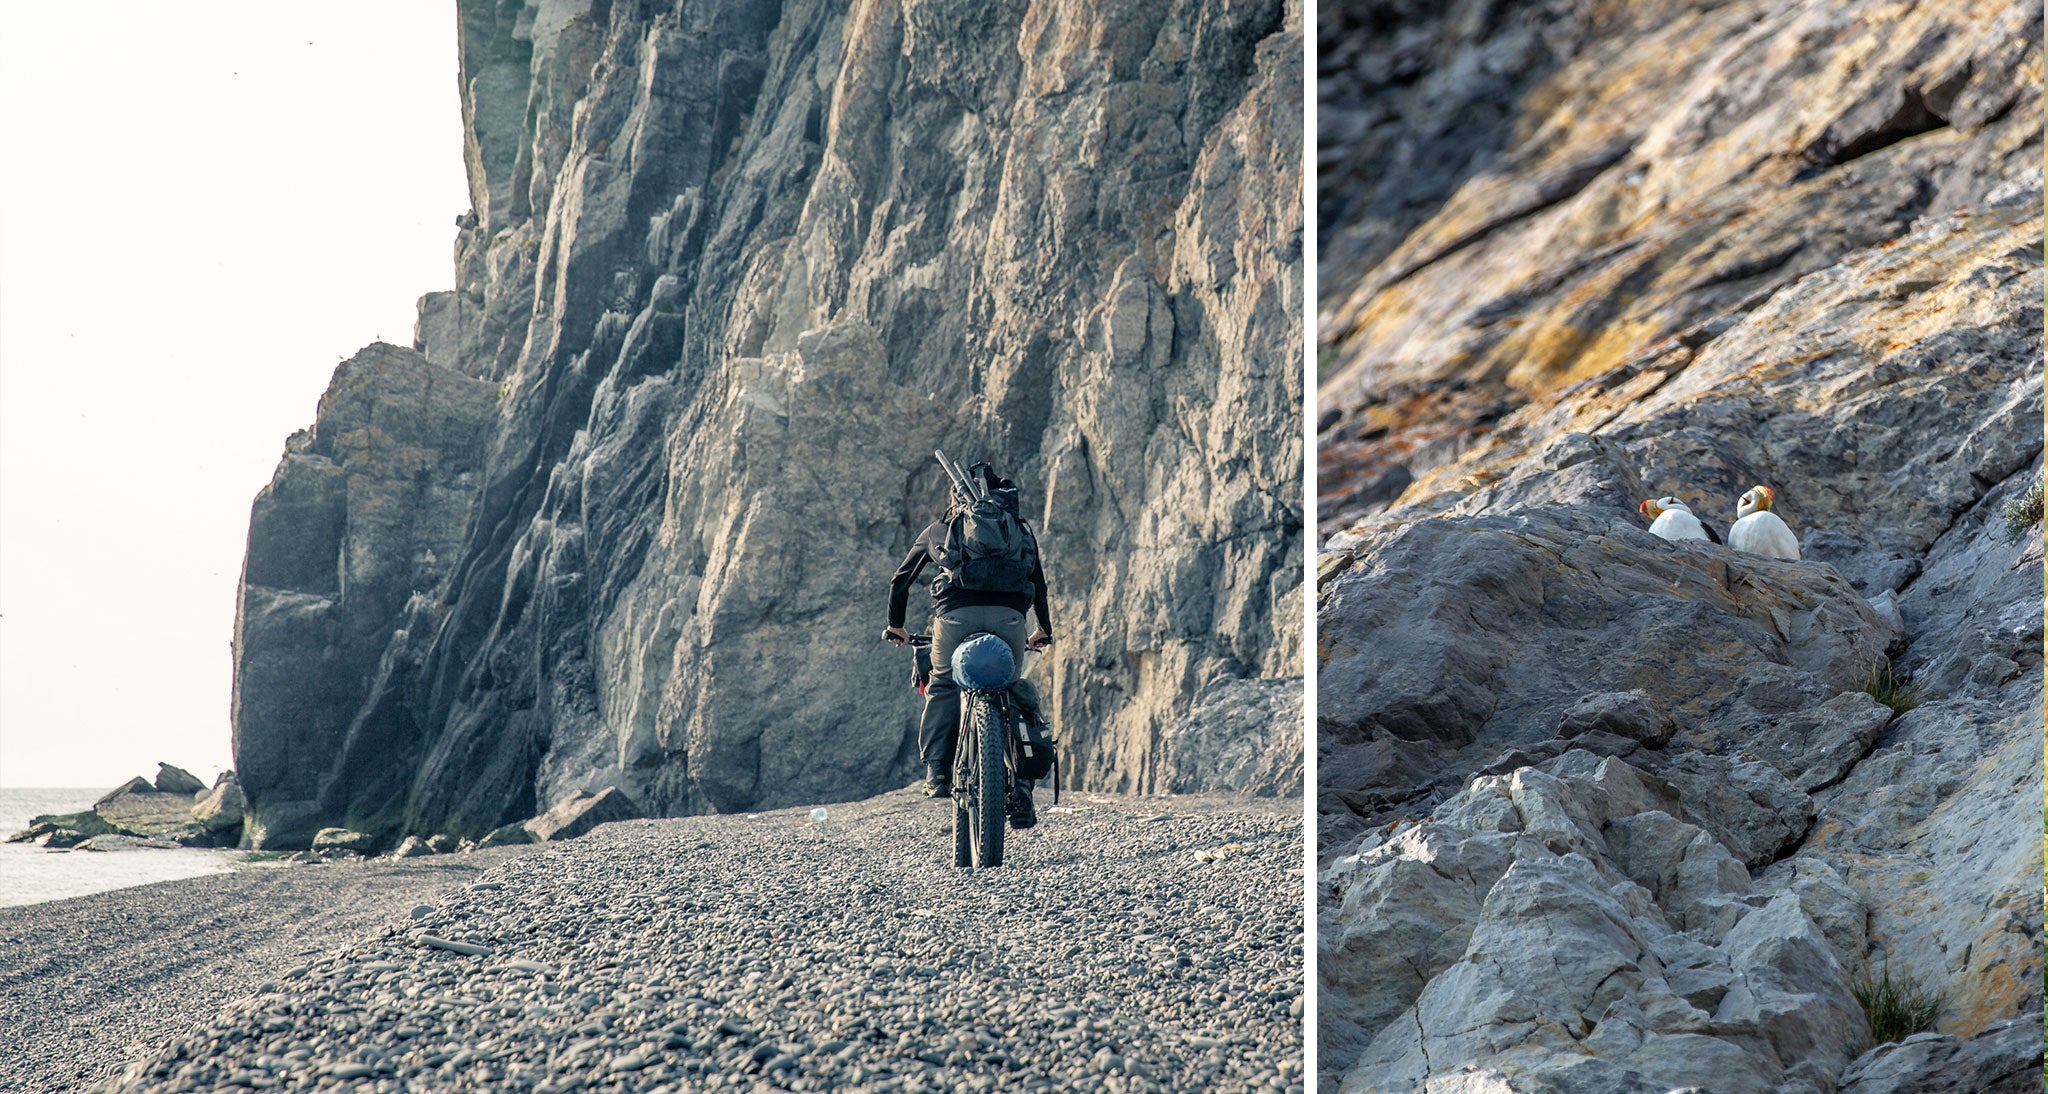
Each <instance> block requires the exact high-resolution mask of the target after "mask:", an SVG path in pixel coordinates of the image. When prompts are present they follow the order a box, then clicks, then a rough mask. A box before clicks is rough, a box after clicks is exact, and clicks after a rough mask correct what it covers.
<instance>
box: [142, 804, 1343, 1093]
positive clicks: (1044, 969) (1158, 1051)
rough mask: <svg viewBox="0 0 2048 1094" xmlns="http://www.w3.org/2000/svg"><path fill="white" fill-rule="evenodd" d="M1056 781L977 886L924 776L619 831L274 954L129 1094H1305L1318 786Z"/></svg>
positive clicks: (610, 829)
mask: <svg viewBox="0 0 2048 1094" xmlns="http://www.w3.org/2000/svg"><path fill="white" fill-rule="evenodd" d="M1043 798H1044V795H1041V805H1040V810H1041V811H1040V818H1041V819H1040V824H1039V826H1038V828H1037V829H1035V830H1033V831H1029V832H1024V833H1015V834H1013V835H1012V837H1011V843H1010V848H1009V851H1008V854H1007V856H1006V857H1007V862H1006V864H1005V865H1004V866H1003V867H1002V868H1001V869H998V870H993V871H985V872H981V873H975V874H970V873H968V872H966V871H962V870H957V869H955V868H954V867H953V866H952V865H951V861H952V841H951V836H950V835H949V834H948V833H949V831H950V830H949V828H948V824H949V823H950V811H949V810H948V808H947V807H946V806H945V805H944V804H941V803H933V802H927V801H923V800H921V799H920V798H918V797H917V796H916V795H915V794H914V793H913V792H910V791H899V792H896V793H891V794H887V795H884V796H882V797H879V798H875V799H871V800H869V801H866V802H859V803H853V804H849V805H843V806H833V807H831V814H830V817H829V818H828V819H827V820H826V821H825V822H823V823H822V824H814V823H813V822H812V821H811V820H810V819H809V816H810V815H809V811H808V810H784V811H778V812H771V813H762V814H758V815H756V816H752V817H740V816H721V817H691V818H681V819H672V820H660V821H630V822H625V823H620V824H612V825H607V826H605V827H603V828H600V829H598V830H597V831H596V832H594V833H592V834H591V835H589V836H586V837H584V838H583V839H580V840H576V841H572V842H568V843H563V844H559V845H551V846H549V847H547V848H544V849H542V850H539V851H537V852H534V853H529V854H525V855H522V856H517V857H514V858H512V859H510V860H508V861H505V862H503V863H501V864H499V865H497V866H495V867H493V868H492V869H490V870H488V871H487V872H486V873H485V874H484V876H483V878H482V879H481V880H480V881H479V883H477V884H473V885H471V886H469V887H468V888H465V889H461V890H458V891H455V892H451V893H447V894H444V895H443V896H442V897H441V898H440V899H437V900H435V901H433V902H431V906H430V907H423V908H420V909H418V916H417V918H414V917H413V916H411V915H409V913H410V912H412V911H413V909H411V908H408V907H400V906H398V905H399V904H403V903H404V902H394V903H393V904H392V906H390V907H388V908H387V910H386V915H385V924H384V925H383V926H382V927H381V928H378V929H373V930H369V931H365V932H362V933H360V934H357V935H356V936H355V937H354V938H353V939H346V938H344V939H337V940H336V944H335V946H333V947H332V948H328V949H326V950H325V951H324V952H323V954H322V955H321V956H318V957H315V958H311V959H299V960H296V961H294V962H292V963H290V964H287V963H285V962H281V961H275V960H272V961H270V962H268V965H269V967H270V968H272V969H273V970H274V973H273V975H274V976H275V980H274V981H273V982H269V983H264V984H262V985H260V987H259V988H258V990H257V991H256V992H255V993H254V994H253V995H251V996H249V997H247V998H243V999H239V1000H236V1001H234V1002H232V1003H229V1004H227V1005H226V1006H225V1007H224V1008H220V1009H219V1011H218V1014H217V1016H215V1017H213V1018H212V1019H211V1020H210V1021H206V1022H205V1023H204V1024H203V1025H202V1026H200V1027H198V1028H197V1029H191V1027H189V1026H188V1027H187V1028H188V1030H190V1032H187V1033H185V1034H184V1035H182V1036H179V1037H177V1038H176V1039H175V1040H172V1041H169V1042H168V1043H163V1042H159V1044H160V1046H161V1047H160V1048H158V1049H157V1050H156V1051H154V1052H153V1053H151V1054H149V1055H147V1056H143V1057H139V1058H137V1059H136V1060H135V1061H134V1062H132V1063H131V1064H130V1065H129V1066H128V1068H127V1071H126V1072H125V1073H124V1075H123V1076H122V1078H121V1079H120V1080H119V1081H117V1082H116V1083H114V1084H113V1088H114V1089H123V1090H131V1089H132V1090H212V1089H215V1088H216V1087H219V1086H223V1085H228V1084H232V1085H234V1086H236V1087H253V1088H257V1089H270V1088H283V1089H293V1090H298V1089H314V1088H321V1089H331V1088H336V1087H344V1086H346V1087H353V1088H355V1089H361V1090H376V1091H397V1090H450V1089H477V1090H484V1089H488V1090H515V1091H563V1090H636V1091H637V1090H649V1091H652V1090H665V1091H682V1090H722V1089H723V1090H730V1089H748V1090H774V1089H789V1090H824V1089H854V1090H877V1091H882V1090H888V1091H898V1090H901V1091H916V1090H956V1089H958V1090H997V1089H1000V1090H1050V1089H1060V1090H1104V1091H1138V1090H1161V1089H1166V1090H1193V1089H1208V1090H1244V1089H1257V1088H1270V1089H1280V1090H1300V1089H1301V1088H1302V1086H1301V1063H1302V1060H1301V1053H1302V1038H1301V1014H1302V1006H1301V990H1302V984H1303V964H1302V941H1303V939H1302V902H1303V901H1302V893H1303V882H1302V877H1301V862H1302V837H1301V802H1300V800H1299V799H1292V800H1285V801H1272V802H1263V801H1228V800H1220V799H1213V798H1156V799H1128V798H1119V799H1105V798H1096V797H1086V796H1083V797H1078V798H1077V797H1072V796H1070V797H1069V798H1067V799H1066V802H1065V803H1064V804H1066V805H1069V806H1071V807H1072V811H1071V812H1054V811H1051V810H1048V809H1046V807H1045V805H1044V802H1043ZM1219 850H1220V852H1221V854H1220V857H1218V855H1217V852H1218V851H1219ZM430 935H431V936H433V937H436V938H438V939H445V940H450V941H453V942H456V943H459V944H467V945H471V946H475V947H483V948H485V949H486V950H487V952H485V953H482V954H476V955H466V954H462V953H457V952H450V951H448V950H445V949H440V948H435V947H433V946H432V945H430V944H428V943H426V942H425V941H424V938H425V936H430Z"/></svg>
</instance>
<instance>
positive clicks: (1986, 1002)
mask: <svg viewBox="0 0 2048 1094" xmlns="http://www.w3.org/2000/svg"><path fill="white" fill-rule="evenodd" d="M1978 941H1979V942H1981V943H1984V944H1986V945H1989V946H1991V947H1994V948H1997V947H1999V944H2000V943H2001V942H2002V943H2004V944H2005V946H2008V947H2009V946H2011V945H2013V944H2014V943H2015V942H2016V941H2017V939H2016V938H2014V937H2012V936H2010V935H2007V936H2004V937H1996V936H1989V935H1980V936H1979V938H1978ZM2022 972H2023V973H2024V974H2025V975H2019V973H2022ZM1963 981H1964V983H1963V987H1962V989H1961V992H1960V993H1959V994H1954V995H1950V996H1949V997H1948V1000H1947V1002H1948V1003H1949V1005H1950V1006H1953V1007H1955V1008H1956V1017H1955V1019H1954V1021H1953V1022H1952V1023H1949V1024H1945V1025H1944V1026H1943V1027H1942V1029H1941V1032H1943V1033H1953V1034H1956V1035H1957V1036H1961V1037H1970V1036H1974V1035H1976V1034H1978V1033H1981V1032H1983V1031H1984V1030H1985V1029H1987V1028H1989V1027H1990V1026H1991V1024H1992V1023H1994V1022H2002V1021H2005V1020H2006V1019H2008V1018H2011V1017H2012V1016H2013V1015H2015V1014H2019V1013H2021V1010H2022V1004H2023V1003H2025V1002H2026V1001H2027V1000H2028V998H2029V997H2030V996H2031V995H2032V994H2033V993H2034V992H2038V991H2040V990H2041V968H2040V965H2039V964H2035V965H2034V967H2033V968H2031V969H2016V968H2015V967H2014V963H2013V962H2009V961H2000V962H1998V963H1996V964H1991V965H1986V966H1981V967H1978V968H1975V969H1972V970H1970V972H1969V973H1968V974H1967V975H1966V976H1965V977H1964V978H1963Z"/></svg>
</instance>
